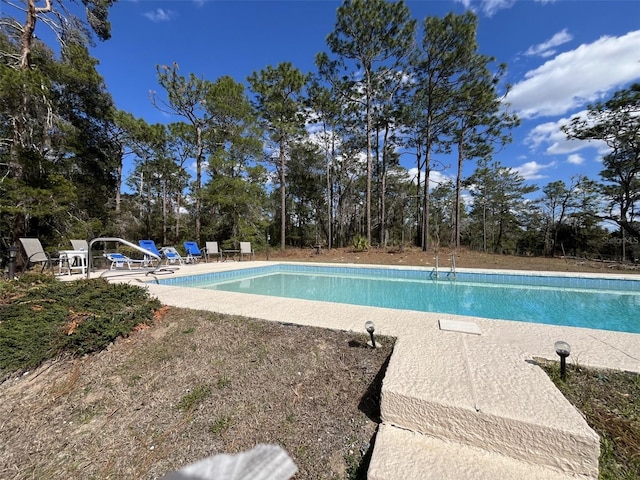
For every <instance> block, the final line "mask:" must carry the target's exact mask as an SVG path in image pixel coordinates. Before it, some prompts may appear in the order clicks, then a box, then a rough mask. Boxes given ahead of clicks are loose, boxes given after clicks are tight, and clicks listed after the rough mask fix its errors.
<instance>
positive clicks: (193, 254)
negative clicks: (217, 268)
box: [184, 242, 202, 263]
mask: <svg viewBox="0 0 640 480" xmlns="http://www.w3.org/2000/svg"><path fill="white" fill-rule="evenodd" d="M184 249H185V251H186V252H187V259H186V262H187V263H198V262H199V261H200V260H202V252H201V251H200V247H198V244H197V243H196V242H184Z"/></svg>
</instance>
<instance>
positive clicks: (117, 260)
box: [104, 252, 144, 270]
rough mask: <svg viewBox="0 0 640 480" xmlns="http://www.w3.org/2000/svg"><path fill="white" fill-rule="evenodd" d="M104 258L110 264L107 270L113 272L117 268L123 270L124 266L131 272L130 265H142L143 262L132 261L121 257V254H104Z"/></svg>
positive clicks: (123, 256) (124, 256)
mask: <svg viewBox="0 0 640 480" xmlns="http://www.w3.org/2000/svg"><path fill="white" fill-rule="evenodd" d="M104 256H105V257H107V259H108V260H109V261H110V262H111V265H110V267H109V270H115V269H117V268H124V266H125V265H126V266H127V268H129V270H131V265H132V264H134V263H137V264H143V263H144V260H134V259H132V258H129V257H127V256H126V255H123V254H122V253H117V252H114V253H105V254H104Z"/></svg>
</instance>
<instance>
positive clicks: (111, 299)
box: [0, 274, 160, 379]
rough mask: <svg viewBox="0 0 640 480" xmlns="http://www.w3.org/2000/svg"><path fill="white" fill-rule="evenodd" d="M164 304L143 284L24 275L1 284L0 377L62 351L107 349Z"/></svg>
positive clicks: (66, 353)
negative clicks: (63, 279)
mask: <svg viewBox="0 0 640 480" xmlns="http://www.w3.org/2000/svg"><path fill="white" fill-rule="evenodd" d="M159 307H160V302H159V301H158V300H157V299H152V298H150V297H149V295H148V293H147V291H146V290H145V289H143V288H141V287H138V286H134V285H127V284H111V283H109V282H107V281H106V280H105V279H93V280H76V281H73V282H60V281H58V280H56V279H55V278H53V277H51V276H46V275H33V274H30V275H22V276H21V277H20V279H19V280H17V281H13V282H8V281H7V282H1V283H0V318H2V320H1V321H0V379H1V378H2V377H4V376H5V375H8V374H11V373H13V372H17V371H20V370H27V369H32V368H35V367H37V366H38V365H40V364H41V363H42V362H44V361H46V360H49V359H51V358H55V357H57V356H60V355H83V354H86V353H90V352H94V351H97V350H101V349H103V348H105V347H106V346H107V345H108V344H109V343H111V342H113V341H114V340H115V339H116V338H118V337H119V336H123V335H127V334H129V333H130V332H131V330H132V329H133V327H134V326H135V325H137V324H139V323H143V322H148V321H150V320H152V318H153V312H154V310H156V309H158V308H159Z"/></svg>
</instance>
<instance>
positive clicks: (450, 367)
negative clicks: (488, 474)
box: [374, 325, 600, 478]
mask: <svg viewBox="0 0 640 480" xmlns="http://www.w3.org/2000/svg"><path fill="white" fill-rule="evenodd" d="M421 338H425V339H428V341H422V340H421ZM381 416H382V421H383V422H384V423H385V424H387V425H393V426H397V427H399V428H401V429H404V430H409V431H413V432H417V433H418V434H422V435H426V436H428V437H434V438H438V439H441V440H442V441H444V442H454V443H455V444H461V445H462V446H467V447H469V448H472V449H482V450H485V451H487V452H489V453H491V454H498V455H501V456H505V457H510V458H512V459H514V460H515V461H522V462H526V463H529V464H534V465H541V466H545V467H549V468H553V469H557V470H559V471H563V472H566V473H567V474H574V475H576V474H577V475H583V476H585V477H586V478H590V477H593V478H597V475H598V456H599V451H600V449H599V437H598V435H597V434H596V433H595V432H594V431H593V430H591V429H590V428H589V426H588V425H587V423H586V422H585V420H584V418H583V417H582V416H581V414H580V413H579V412H578V411H577V410H576V409H575V408H574V407H573V406H572V405H571V404H570V403H569V402H568V401H567V400H566V399H565V398H564V396H563V395H562V394H561V393H560V392H559V391H558V390H557V388H556V387H555V386H554V385H553V383H552V382H551V380H549V378H548V377H547V376H546V374H545V373H544V372H543V371H542V369H540V368H539V367H537V366H536V365H533V364H532V363H531V362H527V357H526V355H525V354H524V353H523V352H522V351H520V350H519V349H518V348H517V347H515V346H512V345H508V344H499V343H497V342H496V341H492V338H491V336H490V335H487V334H480V335H474V334H469V333H461V332H456V331H443V330H440V329H439V328H438V327H437V326H436V325H429V326H425V328H424V330H423V331H421V332H420V333H419V334H416V335H413V336H411V337H402V338H400V339H398V341H397V343H396V345H395V348H394V354H393V356H392V357H391V360H390V362H389V366H388V368H387V372H386V375H385V378H384V381H383V385H382V401H381ZM425 455H427V456H428V453H425ZM374 458H375V456H374Z"/></svg>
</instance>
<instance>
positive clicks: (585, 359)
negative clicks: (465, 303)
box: [76, 261, 640, 480]
mask: <svg viewBox="0 0 640 480" xmlns="http://www.w3.org/2000/svg"><path fill="white" fill-rule="evenodd" d="M274 263H278V262H262V261H252V262H240V263H236V262H228V263H227V262H221V263H200V264H196V265H185V266H181V267H180V269H179V270H177V271H175V272H174V273H173V274H172V275H171V277H174V276H184V275H197V274H201V273H209V272H213V271H224V270H230V269H237V268H247V267H258V266H263V265H273V264H274ZM282 263H286V262H282ZM313 265H325V264H317V263H313ZM326 265H327V266H336V264H326ZM339 266H343V267H344V266H349V265H345V264H340V265H339ZM353 266H354V267H363V265H353ZM375 267H376V268H380V266H379V265H376V266H375ZM382 268H384V267H382ZM459 271H463V269H459ZM133 272H135V270H133V271H132V273H133ZM100 273H101V272H95V273H92V277H95V276H99V275H100ZM114 273H115V272H107V273H106V274H105V276H107V277H109V278H110V279H111V280H113V281H125V282H135V283H137V282H138V281H149V280H151V278H150V277H149V276H146V277H145V276H144V275H143V274H142V275H135V274H134V275H133V276H132V275H122V276H113V275H114ZM122 273H127V274H128V273H129V272H126V271H125V272H123V271H118V272H117V273H116V274H122ZM528 273H531V272H528ZM564 275H566V274H564ZM573 276H591V275H581V274H575V275H573ZM163 277H165V278H166V277H168V276H167V275H158V278H163ZM76 278H77V277H76ZM607 278H629V276H623V275H607ZM631 278H636V279H637V278H638V277H631ZM147 285H148V288H149V292H150V293H151V294H152V295H154V296H156V297H158V299H159V300H160V301H161V302H162V303H164V304H167V305H172V306H176V307H184V308H192V309H199V310H208V311H215V312H219V313H225V314H231V315H242V316H247V317H253V318H260V319H265V320H270V321H277V322H288V323H296V324H301V325H310V326H317V327H325V328H331V329H338V330H348V331H358V332H364V323H365V321H367V320H372V321H373V322H374V323H375V325H376V333H377V334H380V335H388V336H393V337H396V338H397V341H396V345H395V348H394V352H393V354H392V357H391V360H390V362H389V366H388V368H387V372H386V375H385V378H384V381H383V386H382V401H381V414H382V415H381V416H382V422H383V423H382V424H381V426H380V428H379V432H378V435H377V437H376V440H375V447H374V451H373V456H372V460H371V464H370V468H369V473H368V478H369V479H371V480H382V479H384V480H393V479H417V478H422V479H432V478H433V479H461V478H473V479H494V478H502V479H514V480H515V479H518V480H522V479H523V478H526V479H549V478H561V479H562V478H567V479H568V478H584V479H589V478H593V479H595V478H597V475H598V453H599V443H598V442H599V440H598V436H597V435H596V434H595V432H593V431H592V430H591V429H590V428H589V427H588V425H587V424H586V422H585V421H584V419H583V417H582V416H581V414H580V413H579V412H578V411H577V410H576V409H575V408H573V407H572V406H571V405H570V404H569V403H568V402H567V401H566V400H565V399H564V397H563V396H562V394H560V392H559V391H558V390H557V389H556V388H555V386H554V385H553V383H552V382H551V381H550V380H549V379H548V378H547V376H546V375H545V374H544V372H543V371H542V370H541V369H540V368H539V367H537V366H535V365H534V364H533V363H532V359H533V358H534V357H542V358H547V359H552V360H557V356H556V354H555V351H554V342H555V341H557V340H564V341H566V342H568V343H569V344H570V345H571V347H572V351H571V356H570V357H569V358H568V362H569V363H577V364H580V365H585V366H593V367H600V368H610V369H616V370H623V371H631V372H639V373H640V334H630V333H619V332H609V331H603V330H591V329H585V328H572V327H557V326H550V325H542V324H534V323H525V322H512V321H502V320H488V319H483V318H478V317H462V316H456V315H449V314H436V313H425V312H416V311H405V310H394V309H386V308H374V307H362V306H357V305H345V304H335V303H327V302H315V301H308V300H297V299H286V298H279V297H267V296H260V295H248V294H240V293H230V292H221V291H215V290H204V289H197V288H187V287H178V286H169V285H159V284H153V283H150V284H147ZM441 325H442V326H443V327H444V328H446V329H442V328H441ZM478 331H479V334H477V332H478ZM469 332H471V333H469Z"/></svg>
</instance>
